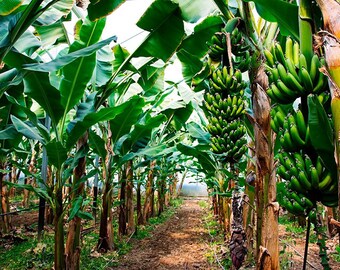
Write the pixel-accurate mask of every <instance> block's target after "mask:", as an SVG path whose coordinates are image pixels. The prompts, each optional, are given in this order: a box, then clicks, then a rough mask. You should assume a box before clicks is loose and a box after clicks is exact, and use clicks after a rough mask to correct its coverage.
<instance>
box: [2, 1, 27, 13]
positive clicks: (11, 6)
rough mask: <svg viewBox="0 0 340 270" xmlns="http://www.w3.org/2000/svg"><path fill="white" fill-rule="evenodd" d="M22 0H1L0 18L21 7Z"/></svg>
mask: <svg viewBox="0 0 340 270" xmlns="http://www.w3.org/2000/svg"><path fill="white" fill-rule="evenodd" d="M22 2H24V0H1V1H0V16H6V15H8V14H10V13H12V12H13V11H14V10H16V9H17V8H18V7H20V6H21V4H22Z"/></svg>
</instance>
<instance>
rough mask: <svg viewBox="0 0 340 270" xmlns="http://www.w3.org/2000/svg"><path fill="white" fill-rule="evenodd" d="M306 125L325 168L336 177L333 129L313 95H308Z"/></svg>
mask: <svg viewBox="0 0 340 270" xmlns="http://www.w3.org/2000/svg"><path fill="white" fill-rule="evenodd" d="M308 125H309V130H310V139H311V142H312V145H313V147H314V148H315V150H316V152H317V153H318V155H319V156H320V157H321V159H322V160H323V163H324V165H325V166H326V168H327V169H328V170H329V171H330V172H331V173H332V174H333V177H336V175H337V167H336V162H335V158H334V152H335V147H334V136H333V134H334V133H333V129H332V126H331V124H330V119H329V118H328V116H327V114H326V112H325V110H324V108H323V106H322V105H321V103H320V101H319V100H318V98H317V97H316V96H314V95H309V96H308Z"/></svg>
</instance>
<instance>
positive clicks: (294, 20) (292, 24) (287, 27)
mask: <svg viewBox="0 0 340 270" xmlns="http://www.w3.org/2000/svg"><path fill="white" fill-rule="evenodd" d="M214 1H215V2H216V1H217V0H214ZM218 1H221V0H218ZM244 1H245V2H254V3H255V6H256V10H257V12H258V13H259V15H260V16H261V17H262V18H264V19H265V20H267V21H269V22H277V23H278V24H279V27H280V32H281V34H282V35H285V36H288V35H290V36H293V37H294V38H296V39H297V40H298V39H299V21H298V19H299V14H298V13H299V12H298V6H297V5H296V4H291V3H288V2H287V1H282V0H244Z"/></svg>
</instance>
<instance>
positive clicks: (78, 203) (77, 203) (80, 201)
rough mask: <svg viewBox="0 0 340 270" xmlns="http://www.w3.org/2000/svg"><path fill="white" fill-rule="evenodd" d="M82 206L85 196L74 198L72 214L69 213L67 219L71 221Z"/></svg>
mask: <svg viewBox="0 0 340 270" xmlns="http://www.w3.org/2000/svg"><path fill="white" fill-rule="evenodd" d="M82 206H83V197H82V196H78V197H77V198H75V199H74V200H72V202H71V209H70V215H69V217H68V219H67V221H70V220H71V219H73V218H74V217H75V215H76V214H77V213H78V211H79V210H80V208H81V207H82Z"/></svg>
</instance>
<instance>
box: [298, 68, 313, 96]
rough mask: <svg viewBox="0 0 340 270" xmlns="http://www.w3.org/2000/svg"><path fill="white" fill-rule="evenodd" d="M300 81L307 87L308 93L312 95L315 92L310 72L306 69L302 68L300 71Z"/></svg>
mask: <svg viewBox="0 0 340 270" xmlns="http://www.w3.org/2000/svg"><path fill="white" fill-rule="evenodd" d="M299 75H300V79H301V82H302V84H303V85H304V87H305V91H306V93H312V92H313V89H314V87H313V82H312V79H311V77H310V75H309V73H308V70H307V69H306V68H305V67H302V68H301V69H300V71H299Z"/></svg>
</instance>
